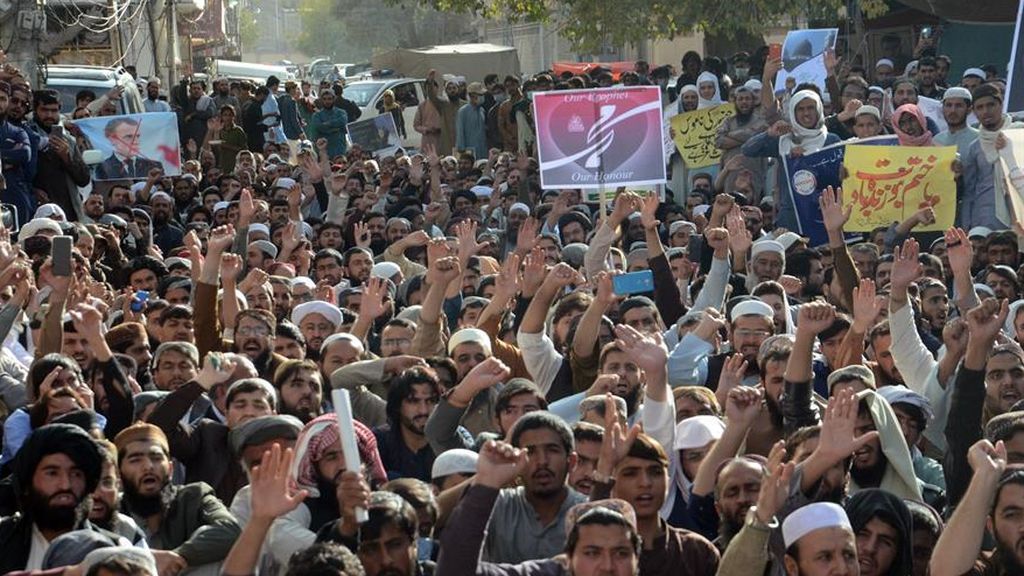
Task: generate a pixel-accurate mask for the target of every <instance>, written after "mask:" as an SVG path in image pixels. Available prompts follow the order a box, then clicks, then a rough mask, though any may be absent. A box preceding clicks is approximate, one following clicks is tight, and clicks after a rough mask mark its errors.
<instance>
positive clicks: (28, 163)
mask: <svg viewBox="0 0 1024 576" xmlns="http://www.w3.org/2000/svg"><path fill="white" fill-rule="evenodd" d="M10 98H11V85H10V84H8V83H7V82H0V156H2V157H3V160H4V162H3V175H4V179H5V180H6V182H7V187H6V188H4V189H3V190H2V191H0V200H2V201H3V202H4V203H8V204H14V206H15V207H16V208H17V210H18V222H28V221H29V220H31V219H32V214H33V213H34V212H35V210H36V202H35V199H34V198H33V196H32V191H31V189H30V188H29V182H28V179H29V177H30V176H31V169H32V158H33V156H34V154H35V151H34V150H32V141H31V139H30V138H29V136H28V131H27V130H25V129H24V128H21V127H19V126H16V125H15V124H14V123H13V122H11V121H10V120H9V119H8V107H9V105H10Z"/></svg>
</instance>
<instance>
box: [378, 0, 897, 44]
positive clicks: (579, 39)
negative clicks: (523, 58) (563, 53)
mask: <svg viewBox="0 0 1024 576" xmlns="http://www.w3.org/2000/svg"><path fill="white" fill-rule="evenodd" d="M386 1H387V2H389V3H397V2H400V1H402V0H386ZM420 2H421V3H422V4H425V5H427V6H430V7H431V8H434V9H436V10H440V11H443V12H454V13H469V14H477V15H481V16H484V17H487V18H490V19H493V20H499V21H513V22H545V23H548V24H554V25H555V26H557V27H558V28H559V31H560V32H561V34H562V35H563V36H564V37H565V38H566V39H568V40H569V41H570V42H571V43H572V45H573V48H574V49H575V50H576V51H578V52H581V53H585V54H586V53H597V52H599V51H600V49H601V47H602V46H605V45H608V44H611V45H625V44H635V43H638V42H642V41H645V40H658V39H671V38H673V37H674V36H677V35H679V34H684V33H686V32H690V31H693V30H696V29H699V30H703V31H705V32H708V33H712V34H715V35H719V36H726V37H732V36H734V35H736V34H738V33H741V32H742V33H748V34H758V33H761V32H762V31H763V30H764V28H765V26H766V25H768V24H773V23H778V22H784V21H786V20H785V19H788V18H789V17H791V16H794V15H806V14H807V12H808V10H810V9H812V8H813V11H814V13H815V15H830V16H831V17H833V18H834V17H835V16H836V11H837V10H838V9H839V8H840V7H841V6H843V4H844V1H843V0H816V1H814V2H808V1H807V0H731V1H730V0H724V1H723V0H562V1H560V2H552V1H545V0H492V1H489V2H485V1H484V0H420ZM864 3H865V4H867V5H870V6H871V7H872V8H873V9H877V7H876V6H875V4H881V5H884V3H885V2H884V0H865V2H864ZM882 9H883V11H884V6H883V8H882Z"/></svg>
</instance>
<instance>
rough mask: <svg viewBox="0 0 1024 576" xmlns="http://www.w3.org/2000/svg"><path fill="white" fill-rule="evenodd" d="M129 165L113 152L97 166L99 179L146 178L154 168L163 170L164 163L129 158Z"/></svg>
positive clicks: (147, 159) (97, 177)
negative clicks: (126, 165)
mask: <svg viewBox="0 0 1024 576" xmlns="http://www.w3.org/2000/svg"><path fill="white" fill-rule="evenodd" d="M128 162H129V166H128V167H127V168H126V167H125V165H124V164H123V163H122V162H121V161H120V160H118V159H117V156H115V155H114V154H113V153H111V154H110V156H107V159H106V160H104V161H103V163H102V164H100V165H99V166H98V167H97V168H96V179H97V180H126V179H127V180H144V179H145V178H146V177H147V176H148V175H149V171H150V170H152V169H154V168H159V169H161V170H163V164H161V163H160V162H158V161H156V160H150V159H149V158H135V159H134V160H129V161H128Z"/></svg>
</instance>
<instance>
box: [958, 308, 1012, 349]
mask: <svg viewBox="0 0 1024 576" xmlns="http://www.w3.org/2000/svg"><path fill="white" fill-rule="evenodd" d="M1007 314H1009V305H1008V304H1007V302H1006V300H996V299H994V298H990V299H988V300H985V301H984V302H982V303H981V304H980V305H978V306H976V307H974V308H971V309H970V310H969V311H968V312H967V326H968V329H969V330H970V333H971V335H970V340H969V343H970V344H974V343H977V344H978V345H980V346H982V347H984V348H988V346H989V345H991V343H992V341H993V340H995V337H996V335H997V334H999V331H1000V330H1001V329H1002V327H1003V324H1004V323H1005V322H1006V316H1007Z"/></svg>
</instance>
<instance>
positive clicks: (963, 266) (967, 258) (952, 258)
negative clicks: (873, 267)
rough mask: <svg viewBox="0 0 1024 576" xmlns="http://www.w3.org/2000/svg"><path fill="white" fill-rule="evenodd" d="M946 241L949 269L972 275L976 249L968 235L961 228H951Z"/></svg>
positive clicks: (946, 235) (947, 232)
mask: <svg viewBox="0 0 1024 576" xmlns="http://www.w3.org/2000/svg"><path fill="white" fill-rule="evenodd" d="M945 240H946V256H947V257H948V258H949V267H950V268H952V269H953V272H954V273H961V274H970V273H971V264H973V263H974V247H973V246H971V240H970V238H968V237H967V233H966V232H964V231H963V230H962V229H960V228H950V229H949V230H946V233H945ZM893 271H895V267H893Z"/></svg>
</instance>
